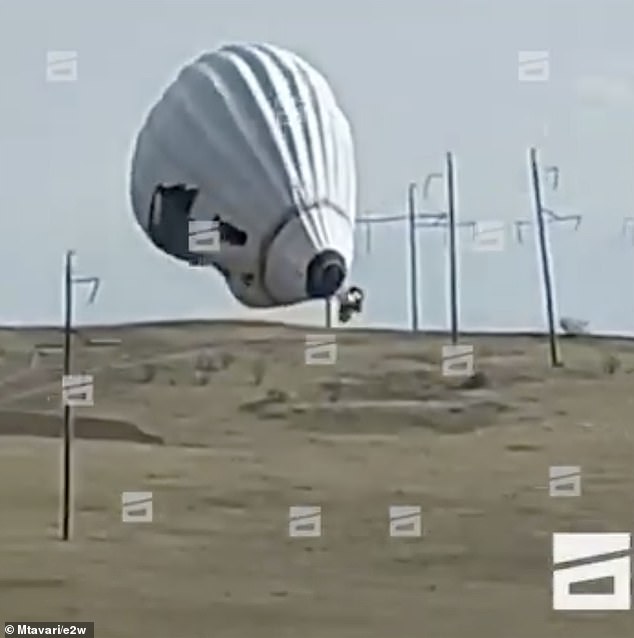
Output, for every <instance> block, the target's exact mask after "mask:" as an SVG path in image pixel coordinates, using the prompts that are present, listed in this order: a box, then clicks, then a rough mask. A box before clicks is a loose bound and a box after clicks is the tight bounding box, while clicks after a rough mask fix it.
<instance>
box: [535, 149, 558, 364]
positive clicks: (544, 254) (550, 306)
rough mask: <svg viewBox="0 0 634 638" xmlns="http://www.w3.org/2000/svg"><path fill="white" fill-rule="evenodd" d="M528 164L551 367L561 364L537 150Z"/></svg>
mask: <svg viewBox="0 0 634 638" xmlns="http://www.w3.org/2000/svg"><path fill="white" fill-rule="evenodd" d="M530 166H531V176H532V182H533V195H534V204H535V217H536V220H537V228H538V231H539V251H540V257H541V266H542V277H543V281H544V301H545V305H546V316H547V319H548V335H549V340H550V362H551V365H552V366H553V367H559V366H561V365H562V363H561V360H560V358H559V350H558V348H557V336H556V333H555V305H554V301H553V286H552V275H551V266H550V254H549V252H548V240H547V238H546V224H545V223H544V208H543V205H542V194H541V183H540V176H539V167H538V163H537V150H536V149H535V148H531V149H530Z"/></svg>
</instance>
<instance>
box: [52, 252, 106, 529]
mask: <svg viewBox="0 0 634 638" xmlns="http://www.w3.org/2000/svg"><path fill="white" fill-rule="evenodd" d="M74 255H75V253H74V251H72V250H69V251H67V252H66V262H65V266H64V373H63V374H64V379H63V381H62V401H63V404H64V426H63V432H62V499H61V500H62V507H61V509H62V512H61V516H62V522H61V528H62V540H64V541H67V540H69V539H70V532H71V529H70V527H71V517H72V511H73V507H72V493H71V486H72V454H71V452H72V442H73V438H74V431H73V429H74V428H73V425H74V423H73V410H72V403H71V401H70V400H69V398H68V397H67V390H66V386H67V380H68V377H69V376H70V375H71V373H72V372H71V371H72V365H71V363H72V345H73V334H72V333H73V285H74V284H85V283H88V284H91V285H92V291H91V293H90V296H89V299H88V302H89V303H92V302H93V301H94V300H95V297H96V295H97V290H98V288H99V278H98V277H73V257H74Z"/></svg>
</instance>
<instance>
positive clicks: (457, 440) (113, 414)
mask: <svg viewBox="0 0 634 638" xmlns="http://www.w3.org/2000/svg"><path fill="white" fill-rule="evenodd" d="M310 332H314V330H311V331H310ZM305 333H306V330H305V329H299V328H288V327H282V326H276V325H268V326H267V325H248V324H229V323H226V324H206V325H205V324H188V325H182V326H165V327H127V328H120V329H102V330H93V331H92V333H91V335H92V336H95V335H98V336H104V335H106V336H116V337H120V338H122V340H123V341H122V345H121V346H118V347H110V348H106V347H104V348H100V349H97V348H86V347H82V348H78V351H77V356H76V365H75V371H76V372H79V371H82V370H83V371H92V372H93V374H94V378H95V406H94V407H93V408H82V409H80V410H78V414H77V423H76V426H77V434H78V437H79V440H78V441H77V444H76V446H75V460H76V463H75V476H76V494H75V502H76V514H75V520H74V538H73V540H72V542H70V543H66V544H65V543H62V542H60V541H59V540H57V519H58V509H57V508H58V491H59V490H58V472H59V458H60V456H59V450H60V445H59V441H58V440H54V439H53V438H50V437H51V436H54V435H56V433H57V431H58V429H59V422H60V421H59V414H60V411H59V408H58V405H59V385H60V384H59V375H60V364H61V359H60V357H59V356H58V355H48V356H46V357H44V358H42V359H41V360H40V361H39V362H34V363H33V364H32V366H31V367H29V360H30V353H31V352H32V348H33V346H34V344H35V343H41V342H45V341H49V342H51V341H58V342H59V335H54V334H53V333H48V334H47V333H45V332H42V331H40V332H33V331H29V332H26V331H8V330H5V331H0V347H1V348H2V351H1V359H0V364H1V367H0V433H3V434H5V435H7V436H3V437H2V439H1V444H0V476H1V477H2V480H1V481H0V507H1V510H0V511H1V513H2V526H1V528H0V620H15V619H27V620H59V621H61V620H94V621H95V623H96V628H97V631H96V636H97V637H98V638H139V637H140V638H143V637H146V636H147V637H148V638H150V637H151V638H181V637H182V638H229V637H231V638H234V637H235V638H252V637H253V638H260V637H261V638H291V637H292V638H375V637H376V638H397V637H398V638H421V637H422V638H466V637H469V638H564V637H565V638H572V637H574V638H590V637H592V638H596V637H597V636H601V637H602V638H627V637H631V636H632V635H634V610H633V611H631V612H601V613H598V612H586V613H580V612H574V613H572V612H554V611H552V609H551V600H550V597H551V593H550V577H551V576H550V574H551V534H552V533H553V532H557V531H559V532H565V531H577V532H581V531H598V532H601V531H604V532H618V531H633V532H634V496H633V495H634V469H633V459H634V438H633V435H632V431H633V427H632V411H633V410H632V408H633V407H634V393H633V386H634V346H632V345H630V344H628V343H627V342H616V341H612V342H610V341H605V340H601V341H599V340H592V339H584V340H579V341H574V340H570V341H567V342H565V343H564V344H563V353H564V357H565V360H566V364H567V365H566V367H565V368H564V369H558V370H551V369H549V367H548V365H547V349H546V346H545V344H544V342H543V341H540V340H537V339H530V338H528V337H516V338H515V337H513V338H509V337H507V338H503V337H497V338H494V337H486V338H485V337H479V338H473V339H472V340H471V341H472V342H474V343H475V350H476V366H477V368H478V369H479V370H481V371H483V372H484V373H485V375H486V383H485V387H481V388H478V389H476V390H465V389H461V388H459V387H458V385H459V383H460V380H458V381H455V380H447V379H443V378H442V376H441V375H440V371H439V359H440V346H441V344H442V340H441V339H440V338H439V337H434V338H429V337H427V338H423V337H417V338H414V337H412V336H411V335H407V334H402V333H396V332H394V333H388V332H384V333H380V332H365V331H344V332H341V333H339V334H338V361H337V363H336V365H334V366H306V365H305V363H304V338H305ZM201 353H203V354H201ZM157 357H160V360H157ZM610 357H613V358H612V359H610ZM149 359H153V362H150V363H138V362H139V361H145V360H149ZM617 360H618V361H619V362H620V363H621V365H620V367H619V368H618V369H616V370H614V367H616V366H615V365H614V363H615V362H616V361H617ZM397 400H403V401H402V403H398V402H397ZM405 400H409V401H410V403H407V402H406V401H405ZM415 400H417V401H418V403H416V402H414V401H415ZM354 401H356V403H354ZM363 401H366V402H368V404H367V405H364V403H363ZM371 401H382V402H384V404H383V405H379V406H377V405H376V404H372V403H371ZM388 401H394V403H392V404H390V403H388ZM24 434H28V435H29V436H23V435H24ZM99 439H104V440H99ZM550 465H579V466H581V470H582V479H583V486H582V489H583V493H582V496H581V497H580V498H552V497H549V495H548V489H547V483H548V468H549V466H550ZM122 491H151V492H153V495H154V521H153V522H152V523H147V524H131V523H123V522H122V521H121V505H120V502H121V492H122ZM305 504H318V505H321V506H322V512H323V535H322V537H321V538H318V539H297V538H289V537H288V508H289V506H292V505H305ZM391 504H419V505H420V506H421V508H422V518H423V536H422V537H421V538H416V539H398V538H389V534H388V529H389V527H388V516H387V511H388V507H389V506H390V505H391Z"/></svg>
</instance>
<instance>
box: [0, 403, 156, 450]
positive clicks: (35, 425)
mask: <svg viewBox="0 0 634 638" xmlns="http://www.w3.org/2000/svg"><path fill="white" fill-rule="evenodd" d="M74 425H75V437H76V438H78V439H97V440H103V441H126V442H129V443H146V444H150V445H162V444H163V443H164V440H163V438H162V437H160V436H157V435H155V434H148V433H146V432H143V430H141V429H140V428H139V427H137V426H136V425H135V424H134V423H130V422H128V421H119V420H117V419H97V418H94V417H84V416H78V415H76V416H75V418H74ZM61 428H62V420H61V418H60V416H59V415H56V414H47V413H44V412H19V411H9V410H0V436H43V437H51V438H56V437H58V436H59V435H60V432H61Z"/></svg>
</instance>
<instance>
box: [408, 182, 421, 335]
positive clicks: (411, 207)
mask: <svg viewBox="0 0 634 638" xmlns="http://www.w3.org/2000/svg"><path fill="white" fill-rule="evenodd" d="M407 199H408V203H407V213H408V231H409V261H410V266H409V270H410V304H411V322H412V323H411V329H412V332H418V256H417V254H416V184H415V183H413V182H412V183H411V184H410V185H409V188H408V198H407Z"/></svg>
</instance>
